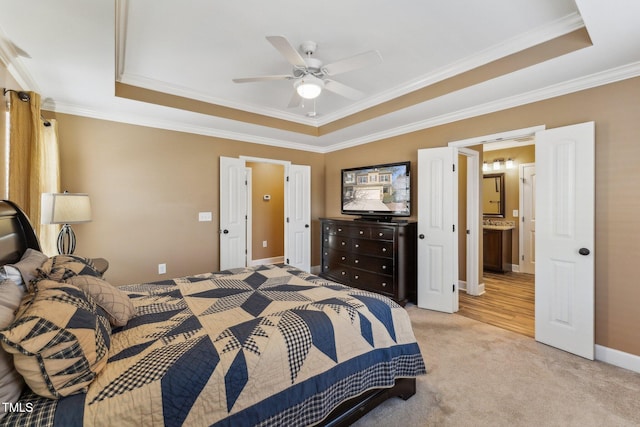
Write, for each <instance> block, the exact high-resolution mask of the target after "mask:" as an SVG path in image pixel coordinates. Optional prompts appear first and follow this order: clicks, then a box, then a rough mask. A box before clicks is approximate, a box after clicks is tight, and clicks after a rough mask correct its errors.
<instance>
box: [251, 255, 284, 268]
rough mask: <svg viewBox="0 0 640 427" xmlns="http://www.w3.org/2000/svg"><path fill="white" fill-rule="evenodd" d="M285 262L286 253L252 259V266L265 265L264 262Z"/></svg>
mask: <svg viewBox="0 0 640 427" xmlns="http://www.w3.org/2000/svg"><path fill="white" fill-rule="evenodd" d="M283 262H284V255H283V256H277V257H273V258H262V259H254V260H251V266H252V267H254V266H256V265H263V264H281V263H283Z"/></svg>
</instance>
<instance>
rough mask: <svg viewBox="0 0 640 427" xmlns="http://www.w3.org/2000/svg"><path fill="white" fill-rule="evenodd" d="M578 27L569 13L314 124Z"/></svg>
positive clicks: (579, 22) (580, 22)
mask: <svg viewBox="0 0 640 427" xmlns="http://www.w3.org/2000/svg"><path fill="white" fill-rule="evenodd" d="M582 27H584V21H583V20H582V17H581V16H580V15H579V14H578V13H572V14H570V15H567V16H565V17H563V18H560V19H558V20H556V21H553V22H551V23H549V24H547V25H544V26H541V27H538V28H535V29H533V30H530V31H527V32H526V33H522V34H519V35H518V36H516V37H513V38H511V39H509V40H505V41H503V42H501V43H498V44H496V45H494V46H491V47H489V48H487V49H484V50H482V51H480V52H478V53H475V54H473V55H471V56H468V57H466V58H463V59H461V60H459V61H456V62H453V63H451V64H449V65H447V66H446V67H442V68H439V69H436V70H434V71H432V72H430V73H428V74H425V75H423V76H420V77H418V78H416V79H414V80H412V81H409V82H408V83H405V84H403V85H401V86H398V87H396V88H394V89H390V90H388V91H385V92H383V93H380V94H378V95H376V96H373V97H368V98H367V99H365V100H363V101H361V102H358V103H355V104H352V105H351V106H350V107H347V108H345V109H342V110H340V111H337V112H335V113H328V114H325V115H324V116H323V117H322V118H320V119H319V120H318V125H319V126H323V125H326V124H329V123H331V122H333V121H336V120H339V119H342V118H344V117H347V116H350V115H352V114H356V113H359V112H360V111H362V110H366V109H367V108H371V107H374V106H376V105H378V104H382V103H384V102H387V101H390V100H392V99H395V98H398V97H400V96H403V95H406V94H408V93H411V92H414V91H416V90H419V89H422V88H424V87H427V86H430V85H432V84H435V83H438V82H440V81H443V80H446V79H449V78H451V77H454V76H456V75H458V74H460V73H463V72H465V71H468V70H472V69H474V68H477V67H479V66H482V65H485V64H488V63H490V62H492V61H496V60H498V59H500V58H504V57H506V56H509V55H512V54H514V53H517V52H520V51H522V50H524V49H527V48H530V47H532V46H536V45H539V44H541V43H544V42H547V41H549V40H552V39H554V38H557V37H561V36H564V35H566V34H569V33H570V32H572V31H575V30H578V29H580V28H582Z"/></svg>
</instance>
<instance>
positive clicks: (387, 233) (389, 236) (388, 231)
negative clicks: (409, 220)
mask: <svg viewBox="0 0 640 427" xmlns="http://www.w3.org/2000/svg"><path fill="white" fill-rule="evenodd" d="M395 235H396V233H395V229H393V228H388V227H378V228H376V229H374V230H371V238H372V239H379V240H393V238H394V237H395Z"/></svg>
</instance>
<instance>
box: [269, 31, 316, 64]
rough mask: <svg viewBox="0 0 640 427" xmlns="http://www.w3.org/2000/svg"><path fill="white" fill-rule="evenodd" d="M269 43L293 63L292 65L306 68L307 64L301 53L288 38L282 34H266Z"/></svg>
mask: <svg viewBox="0 0 640 427" xmlns="http://www.w3.org/2000/svg"><path fill="white" fill-rule="evenodd" d="M267 40H268V41H269V43H271V44H272V45H273V47H275V48H276V49H278V51H279V52H280V53H281V54H282V56H284V57H285V58H286V60H287V61H289V62H290V63H291V64H293V66H294V67H298V68H306V67H307V64H306V63H305V62H304V58H303V57H302V55H300V54H299V53H298V51H297V50H296V48H295V47H293V46H292V45H291V43H289V40H287V39H286V37H284V36H267Z"/></svg>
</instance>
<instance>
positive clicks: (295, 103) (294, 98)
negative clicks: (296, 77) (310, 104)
mask: <svg viewBox="0 0 640 427" xmlns="http://www.w3.org/2000/svg"><path fill="white" fill-rule="evenodd" d="M300 104H302V97H301V96H300V95H298V92H297V91H295V90H294V91H293V94H292V95H291V100H290V101H289V105H287V108H296V107H299V106H300Z"/></svg>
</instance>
